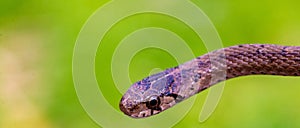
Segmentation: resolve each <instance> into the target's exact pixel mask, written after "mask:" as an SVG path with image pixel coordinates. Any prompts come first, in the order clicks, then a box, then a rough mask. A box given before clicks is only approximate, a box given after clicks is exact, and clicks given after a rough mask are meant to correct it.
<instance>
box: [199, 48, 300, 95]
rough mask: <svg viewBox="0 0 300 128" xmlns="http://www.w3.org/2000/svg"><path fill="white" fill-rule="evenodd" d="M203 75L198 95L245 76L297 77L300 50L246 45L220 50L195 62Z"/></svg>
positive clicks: (299, 73) (299, 72)
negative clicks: (220, 83) (219, 84)
mask: <svg viewBox="0 0 300 128" xmlns="http://www.w3.org/2000/svg"><path fill="white" fill-rule="evenodd" d="M196 61H197V63H198V65H199V66H198V71H199V73H202V74H204V75H202V76H203V78H201V79H202V81H201V82H200V83H199V85H200V90H199V92H200V91H202V90H204V89H206V88H208V87H210V86H212V85H214V84H216V83H218V82H221V81H224V80H226V79H230V78H235V77H238V76H246V75H281V76H300V47H299V46H278V45H262V44H257V45H256V44H252V45H249V44H246V45H238V46H232V47H228V48H223V49H220V50H217V51H214V52H211V53H208V54H206V55H203V56H201V57H198V58H197V59H196Z"/></svg>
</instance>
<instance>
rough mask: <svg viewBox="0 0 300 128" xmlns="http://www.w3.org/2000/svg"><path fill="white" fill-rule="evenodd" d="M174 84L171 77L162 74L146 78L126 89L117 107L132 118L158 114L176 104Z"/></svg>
mask: <svg viewBox="0 0 300 128" xmlns="http://www.w3.org/2000/svg"><path fill="white" fill-rule="evenodd" d="M175 84H176V82H175V80H174V78H173V76H172V75H170V74H167V73H164V72H161V73H158V74H155V75H152V76H150V77H147V78H145V79H143V80H141V81H139V82H136V83H134V84H133V85H132V86H131V87H130V88H129V89H128V91H127V92H126V93H125V94H124V95H123V97H122V99H121V101H120V104H119V107H120V109H121V111H123V112H124V113H125V114H126V115H128V116H130V117H133V118H143V117H148V116H152V115H155V114H158V113H160V112H162V111H164V110H165V109H168V108H170V107H171V106H173V105H175V104H176V102H177V100H176V99H177V98H178V96H177V95H176V94H174V93H172V92H174V90H173V89H175V88H174V87H175ZM172 87H173V88H172Z"/></svg>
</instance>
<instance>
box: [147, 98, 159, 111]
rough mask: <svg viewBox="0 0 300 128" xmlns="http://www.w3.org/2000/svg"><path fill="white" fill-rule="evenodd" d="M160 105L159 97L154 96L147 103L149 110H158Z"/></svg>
mask: <svg viewBox="0 0 300 128" xmlns="http://www.w3.org/2000/svg"><path fill="white" fill-rule="evenodd" d="M159 104H160V99H159V97H158V96H152V97H150V99H149V101H148V102H147V104H146V105H147V107H148V108H157V107H158V105H159Z"/></svg>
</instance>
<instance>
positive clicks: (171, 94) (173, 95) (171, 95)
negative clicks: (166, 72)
mask: <svg viewBox="0 0 300 128" xmlns="http://www.w3.org/2000/svg"><path fill="white" fill-rule="evenodd" d="M166 96H170V97H173V98H174V99H175V100H176V98H177V97H178V95H177V94H174V93H170V94H167V95H166Z"/></svg>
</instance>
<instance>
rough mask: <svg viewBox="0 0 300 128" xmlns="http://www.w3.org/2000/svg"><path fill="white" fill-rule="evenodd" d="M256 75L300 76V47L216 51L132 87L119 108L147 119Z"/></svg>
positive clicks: (261, 46)
mask: <svg viewBox="0 0 300 128" xmlns="http://www.w3.org/2000/svg"><path fill="white" fill-rule="evenodd" d="M255 74H260V75H282V76H300V46H279V45H272V44H243V45H237V46H231V47H227V48H223V49H219V50H216V51H213V52H210V53H207V54H205V55H202V56H199V57H197V58H195V59H193V60H191V61H188V62H186V63H184V64H182V65H179V66H176V67H173V68H169V69H166V70H165V71H162V72H160V73H157V74H154V75H151V76H148V77H146V78H144V79H142V80H141V81H138V82H136V83H134V84H133V85H132V86H131V87H130V88H129V89H128V91H127V92H126V93H125V94H124V95H123V97H122V99H121V101H120V104H119V106H120V109H121V111H123V112H124V113H125V114H126V115H128V116H130V117H133V118H143V117H149V116H152V115H155V114H158V113H160V112H162V111H164V110H166V109H168V108H170V107H172V106H174V105H176V104H177V103H179V102H180V101H182V100H185V99H187V98H189V97H191V96H193V95H195V94H197V93H199V92H201V91H203V90H205V89H207V88H209V87H211V86H212V85H214V84H216V83H218V82H221V81H224V80H227V79H230V78H235V77H239V76H245V75H255Z"/></svg>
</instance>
